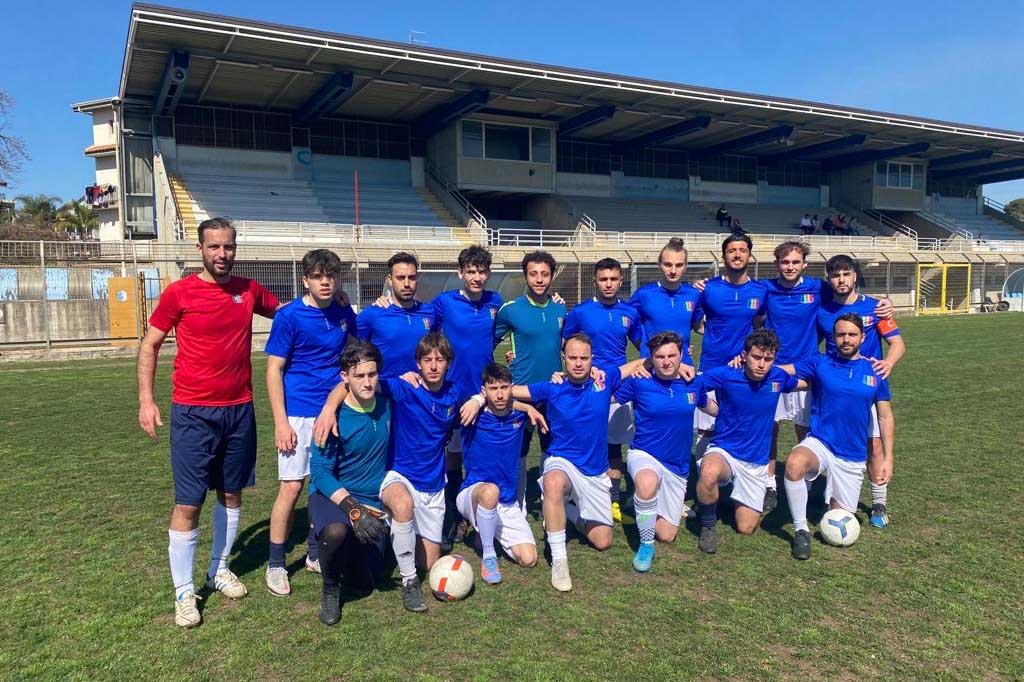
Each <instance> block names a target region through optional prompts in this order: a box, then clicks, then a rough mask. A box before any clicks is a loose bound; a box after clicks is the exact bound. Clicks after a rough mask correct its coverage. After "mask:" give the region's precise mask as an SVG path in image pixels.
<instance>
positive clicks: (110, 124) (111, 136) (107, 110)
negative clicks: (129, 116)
mask: <svg viewBox="0 0 1024 682" xmlns="http://www.w3.org/2000/svg"><path fill="white" fill-rule="evenodd" d="M92 143H93V144H116V143H117V133H116V131H115V130H114V108H113V107H104V108H102V109H97V110H95V111H93V112H92Z"/></svg>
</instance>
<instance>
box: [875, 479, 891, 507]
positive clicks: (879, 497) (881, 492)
mask: <svg viewBox="0 0 1024 682" xmlns="http://www.w3.org/2000/svg"><path fill="white" fill-rule="evenodd" d="M888 496H889V484H888V483H887V484H885V485H878V484H877V483H872V484H871V504H885V503H886V500H887V499H888Z"/></svg>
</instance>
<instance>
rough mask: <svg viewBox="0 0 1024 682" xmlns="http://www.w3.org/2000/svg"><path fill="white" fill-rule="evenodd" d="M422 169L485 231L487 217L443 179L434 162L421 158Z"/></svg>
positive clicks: (456, 188)
mask: <svg viewBox="0 0 1024 682" xmlns="http://www.w3.org/2000/svg"><path fill="white" fill-rule="evenodd" d="M423 169H424V170H425V171H426V172H427V175H429V176H430V177H431V178H433V179H434V180H435V181H436V182H437V183H438V184H439V185H441V187H443V188H444V191H445V192H447V193H448V195H449V196H451V198H452V199H454V200H455V201H456V203H458V205H459V206H460V207H461V208H462V210H464V211H465V212H466V214H467V215H468V216H469V217H470V218H472V219H473V220H475V221H476V222H477V224H479V225H480V227H481V228H483V230H484V231H485V232H486V231H487V218H485V217H484V214H483V213H481V212H480V211H478V210H477V209H476V207H475V206H473V204H472V203H471V202H470V201H469V199H467V198H466V195H464V194H463V193H462V192H460V191H459V188H458V187H456V186H455V185H453V184H452V183H450V182H448V181H447V180H446V179H444V177H442V176H441V173H440V172H439V171H438V170H437V168H435V167H434V164H432V163H431V162H430V161H429V160H427V159H423Z"/></svg>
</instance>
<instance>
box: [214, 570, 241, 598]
mask: <svg viewBox="0 0 1024 682" xmlns="http://www.w3.org/2000/svg"><path fill="white" fill-rule="evenodd" d="M206 587H207V589H210V590H215V591H217V592H220V593H221V594H223V595H224V596H225V597H229V598H231V599H241V598H242V597H244V596H245V595H247V594H249V590H247V589H245V585H243V584H242V581H241V580H239V579H238V576H237V575H235V574H234V573H232V572H231V571H230V570H228V569H226V568H222V569H220V570H219V571H217V574H216V575H215V576H213V577H211V578H207V579H206Z"/></svg>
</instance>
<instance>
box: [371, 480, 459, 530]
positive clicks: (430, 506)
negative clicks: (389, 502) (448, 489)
mask: <svg viewBox="0 0 1024 682" xmlns="http://www.w3.org/2000/svg"><path fill="white" fill-rule="evenodd" d="M392 483H401V484H402V485H404V486H405V489H406V490H408V491H409V496H410V497H412V521H413V529H414V530H415V531H416V535H419V536H420V537H421V538H423V539H424V540H430V541H431V542H433V543H436V544H441V527H442V526H444V490H443V489H442V490H438V491H437V492H436V493H421V492H420V491H419V490H416V488H414V487H413V485H412V483H410V482H409V479H407V478H406V477H405V476H403V475H402V474H400V473H398V472H397V471H393V470H392V471H388V472H387V473H386V474H384V480H383V481H381V484H380V494H381V497H383V496H384V489H385V488H387V487H388V486H389V485H391V484H392Z"/></svg>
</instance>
